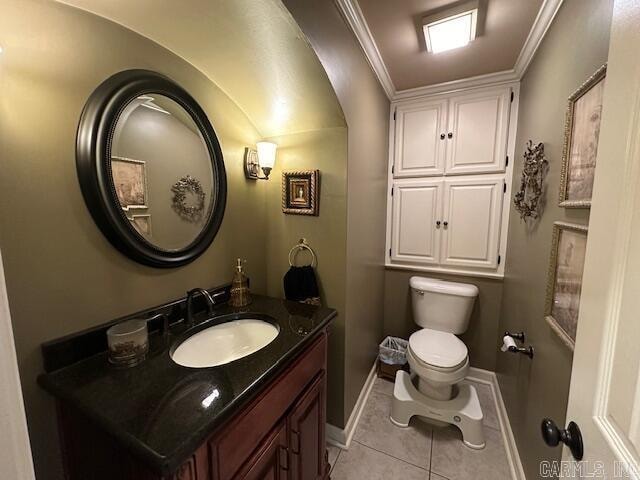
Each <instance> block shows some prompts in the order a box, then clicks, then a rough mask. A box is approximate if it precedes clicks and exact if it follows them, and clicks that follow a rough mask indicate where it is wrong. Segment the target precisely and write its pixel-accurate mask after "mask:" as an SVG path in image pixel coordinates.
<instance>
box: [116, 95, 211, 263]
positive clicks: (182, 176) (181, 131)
mask: <svg viewBox="0 0 640 480" xmlns="http://www.w3.org/2000/svg"><path fill="white" fill-rule="evenodd" d="M111 175H112V179H113V186H114V188H115V191H116V194H117V197H118V201H119V202H120V206H121V207H122V210H123V212H124V214H125V215H126V217H127V219H129V222H130V226H131V228H132V229H133V230H134V231H135V232H137V233H138V234H139V235H141V236H142V237H143V238H144V239H145V240H146V241H147V242H149V243H150V244H152V245H153V246H155V247H156V248H158V249H160V250H164V251H176V250H181V249H184V248H186V247H187V246H189V245H191V244H192V243H193V242H194V240H196V239H197V238H198V236H199V235H200V233H201V232H202V230H203V229H204V227H205V226H206V223H207V220H208V219H209V217H210V215H211V209H212V207H213V199H214V198H215V194H216V192H214V191H213V188H214V183H215V179H214V177H213V175H214V172H213V169H212V165H211V159H210V156H209V151H208V150H207V146H206V143H205V142H204V139H203V138H202V135H201V133H200V130H199V129H198V127H197V125H196V124H195V122H194V121H193V119H192V118H191V115H190V114H189V113H188V112H187V111H186V110H185V109H184V108H183V107H182V106H180V105H179V104H178V103H177V102H175V101H174V100H172V99H170V98H168V97H166V96H163V95H159V94H155V93H147V94H144V95H140V96H138V97H137V98H135V99H133V100H132V101H131V102H129V103H128V104H127V105H126V106H125V107H124V108H123V109H122V112H121V113H120V115H119V117H118V120H117V123H116V126H115V129H114V134H113V141H112V144H111Z"/></svg>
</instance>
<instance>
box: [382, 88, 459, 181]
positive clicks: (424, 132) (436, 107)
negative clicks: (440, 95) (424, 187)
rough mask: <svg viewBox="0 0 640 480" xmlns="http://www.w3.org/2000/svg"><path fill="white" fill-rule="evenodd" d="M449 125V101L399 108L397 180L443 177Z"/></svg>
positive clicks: (397, 119) (397, 110)
mask: <svg viewBox="0 0 640 480" xmlns="http://www.w3.org/2000/svg"><path fill="white" fill-rule="evenodd" d="M446 121H447V101H446V100H441V101H426V102H425V101H423V102H418V103H411V104H408V105H398V106H397V107H396V122H395V152H394V171H393V175H394V177H396V178H402V177H423V176H428V175H441V174H442V172H443V171H444V155H445V146H446V142H445V139H444V138H440V137H441V136H444V134H445V133H446V132H445V129H446Z"/></svg>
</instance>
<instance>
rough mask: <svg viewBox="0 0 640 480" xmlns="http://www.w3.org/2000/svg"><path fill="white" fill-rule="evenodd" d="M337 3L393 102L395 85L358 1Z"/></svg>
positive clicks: (340, 0)
mask: <svg viewBox="0 0 640 480" xmlns="http://www.w3.org/2000/svg"><path fill="white" fill-rule="evenodd" d="M335 3H336V4H337V5H338V8H339V9H340V11H341V12H342V15H343V16H344V18H345V19H346V20H347V23H348V24H349V26H350V27H351V30H353V33H355V35H356V38H357V39H358V42H360V46H361V47H362V49H363V50H364V54H365V56H366V57H367V60H368V61H369V65H371V68H372V69H373V71H374V73H375V74H376V76H377V77H378V81H379V82H380V85H382V88H383V89H384V91H385V93H386V94H387V97H389V100H392V99H393V96H394V95H395V93H396V87H395V86H394V85H393V82H392V81H391V76H389V72H388V71H387V67H386V65H385V64H384V62H383V61H382V55H380V50H378V46H377V45H376V42H375V41H374V40H373V35H372V34H371V30H369V25H367V21H366V20H365V19H364V14H363V13H362V10H360V5H358V1H357V0H335Z"/></svg>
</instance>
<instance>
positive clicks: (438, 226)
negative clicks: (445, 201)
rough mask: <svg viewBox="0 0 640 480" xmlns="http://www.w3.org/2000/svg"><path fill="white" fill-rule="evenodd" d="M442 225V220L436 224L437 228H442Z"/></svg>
mask: <svg viewBox="0 0 640 480" xmlns="http://www.w3.org/2000/svg"><path fill="white" fill-rule="evenodd" d="M441 223H442V222H441V221H440V220H438V221H437V222H436V228H440V224H441Z"/></svg>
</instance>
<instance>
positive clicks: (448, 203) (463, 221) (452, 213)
mask: <svg viewBox="0 0 640 480" xmlns="http://www.w3.org/2000/svg"><path fill="white" fill-rule="evenodd" d="M503 185H504V180H503V178H502V177H495V176H480V177H475V178H469V179H460V180H446V181H445V183H444V217H443V229H442V261H441V263H442V264H443V265H452V266H460V267H485V268H496V267H497V266H498V247H499V242H500V221H501V216H502V197H503V194H504V193H503ZM444 222H446V224H445V223H444Z"/></svg>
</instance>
